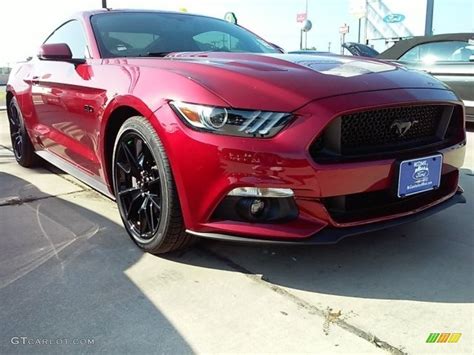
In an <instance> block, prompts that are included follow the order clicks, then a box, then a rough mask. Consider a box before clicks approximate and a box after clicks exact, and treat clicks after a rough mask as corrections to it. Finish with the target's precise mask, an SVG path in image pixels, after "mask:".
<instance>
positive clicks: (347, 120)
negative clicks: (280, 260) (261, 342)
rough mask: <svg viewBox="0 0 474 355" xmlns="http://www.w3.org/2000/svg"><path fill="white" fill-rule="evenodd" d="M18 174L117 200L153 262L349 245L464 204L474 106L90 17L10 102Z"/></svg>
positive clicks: (414, 78)
mask: <svg viewBox="0 0 474 355" xmlns="http://www.w3.org/2000/svg"><path fill="white" fill-rule="evenodd" d="M7 100H8V116H9V121H10V129H11V138H12V144H13V148H14V152H15V157H16V159H17V161H18V162H19V163H20V164H21V165H23V166H31V165H32V164H34V162H35V160H36V158H37V156H40V157H42V158H44V159H46V160H48V161H49V162H51V163H53V164H55V165H57V166H58V167H60V168H61V169H63V170H65V171H66V172H69V173H70V174H72V175H74V176H76V177H77V178H79V179H81V180H83V181H84V182H86V183H87V184H89V185H90V186H92V187H94V188H96V189H97V190H99V191H101V192H102V193H104V194H106V195H108V196H110V197H112V198H115V199H116V201H117V203H118V207H119V210H120V214H121V217H122V219H123V222H124V225H125V228H126V230H127V232H128V233H129V235H130V236H131V238H132V239H133V240H134V241H135V243H136V244H138V245H139V246H140V247H141V248H143V249H144V250H146V251H149V252H152V253H164V252H168V251H171V250H175V249H178V248H181V247H184V246H186V245H188V244H189V243H190V242H191V241H193V240H194V239H195V237H196V236H198V237H207V238H219V239H228V240H239V241H242V240H245V241H260V242H262V241H267V242H272V243H274V242H281V243H300V244H306V243H331V242H336V241H338V240H340V239H342V238H344V237H346V236H350V235H355V234H360V233H364V232H368V231H372V230H378V229H382V228H386V227H390V226H394V225H397V224H400V223H402V222H407V221H412V220H414V219H418V218H421V217H425V216H427V215H430V214H432V213H434V212H437V211H440V210H442V209H444V208H446V207H448V206H451V205H453V204H455V203H459V202H463V201H464V198H463V197H462V195H461V192H462V190H461V188H460V187H458V180H459V168H460V167H461V165H462V163H463V159H464V150H465V130H464V125H465V123H464V107H463V105H462V102H461V101H460V100H459V99H458V97H456V95H455V94H454V93H453V92H452V91H451V90H450V89H449V88H448V87H446V86H445V85H444V84H442V83H441V82H439V81H438V80H436V79H434V78H432V77H431V76H429V75H427V74H424V73H421V72H414V71H409V70H406V69H404V68H402V67H399V66H397V65H392V64H387V63H383V62H379V61H375V60H364V59H360V58H351V57H341V56H319V57H318V56H305V55H287V54H282V53H281V52H280V51H279V50H278V49H277V48H276V47H275V46H273V45H272V44H269V43H267V42H266V41H264V40H262V39H261V38H260V37H258V36H256V35H254V34H252V33H250V32H248V31H247V30H245V29H243V28H242V27H240V26H238V25H235V24H231V23H229V22H226V21H222V20H218V19H214V18H210V17H205V16H196V15H190V14H182V13H169V12H152V11H129V10H121V11H118V10H117V11H107V10H100V11H94V12H84V13H81V14H79V15H78V16H77V17H75V18H72V19H70V20H69V21H67V22H65V23H64V24H63V25H61V26H60V27H59V28H57V29H56V30H55V31H54V32H53V33H52V34H51V35H50V36H49V37H48V38H47V39H46V40H45V42H44V44H43V45H42V46H41V48H40V51H39V54H38V56H37V58H34V59H32V60H30V61H28V62H26V63H23V64H22V65H20V66H18V67H17V68H15V70H14V71H13V72H12V75H11V76H10V81H9V83H8V86H7Z"/></svg>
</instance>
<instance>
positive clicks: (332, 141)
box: [310, 105, 463, 161]
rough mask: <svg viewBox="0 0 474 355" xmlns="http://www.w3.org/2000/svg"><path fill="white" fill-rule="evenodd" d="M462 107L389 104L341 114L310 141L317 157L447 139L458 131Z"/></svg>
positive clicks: (376, 152) (397, 149)
mask: <svg viewBox="0 0 474 355" xmlns="http://www.w3.org/2000/svg"><path fill="white" fill-rule="evenodd" d="M462 122H463V120H462V108H461V107H458V106H453V105H413V106H400V107H389V108H383V109H377V110H370V111H362V112H355V113H350V114H347V115H342V116H340V117H338V118H336V119H334V120H333V121H332V122H331V123H330V124H329V126H328V127H327V128H326V129H325V130H324V132H323V134H322V135H321V136H320V137H318V139H317V140H316V141H315V142H314V143H313V144H312V146H311V148H310V153H311V154H312V156H313V158H314V159H315V160H316V161H318V159H319V160H321V161H325V160H326V161H327V160H331V159H334V160H341V159H344V158H351V157H352V158H353V157H364V156H365V157H366V156H367V155H374V156H380V155H383V154H386V153H390V152H401V151H406V150H413V149H421V148H423V147H426V146H429V145H433V144H436V143H443V142H444V143H447V140H451V141H452V138H453V136H458V137H459V134H460V132H462Z"/></svg>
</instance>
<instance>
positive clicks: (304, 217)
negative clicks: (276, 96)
mask: <svg viewBox="0 0 474 355" xmlns="http://www.w3.org/2000/svg"><path fill="white" fill-rule="evenodd" d="M420 103H448V104H449V103H451V104H456V105H459V104H460V103H459V101H458V99H457V98H456V96H455V95H454V94H453V93H452V92H451V91H445V90H430V89H411V90H407V89H405V90H385V91H379V92H366V93H358V94H352V95H344V96H342V97H331V98H327V99H321V100H318V101H315V102H312V103H310V104H308V105H306V106H305V107H303V108H301V109H299V110H297V111H296V112H295V113H296V114H297V115H298V118H297V119H296V120H295V121H294V122H293V123H292V124H290V126H288V127H287V128H285V129H284V130H283V131H282V132H280V133H279V134H278V135H276V136H275V137H273V138H270V139H257V138H240V137H229V136H219V135H216V134H209V133H204V132H198V131H194V130H191V129H189V128H188V127H186V126H185V125H184V124H183V123H182V122H181V120H180V119H179V118H178V117H176V115H175V113H174V112H173V111H172V110H171V108H170V107H169V106H167V105H165V106H163V107H161V108H160V109H159V110H158V111H156V112H155V116H156V117H155V119H152V123H153V125H154V126H155V128H156V130H157V131H158V134H159V135H160V138H161V139H162V141H163V144H164V147H165V150H166V152H167V154H168V157H169V161H170V164H171V168H172V171H173V175H174V179H175V182H176V186H177V190H178V194H179V199H180V203H181V209H182V212H183V217H184V222H185V225H186V228H187V230H188V232H189V233H192V234H195V235H200V236H203V237H214V238H221V239H229V238H230V237H229V236H235V237H232V238H234V239H235V238H237V239H246V238H254V239H256V238H258V239H263V240H268V241H271V242H275V240H280V241H284V242H288V241H289V240H292V241H297V242H301V241H304V240H307V241H310V240H313V239H315V240H316V239H318V240H321V241H324V240H335V241H337V240H339V239H341V238H344V236H348V235H354V234H360V233H365V232H367V231H370V230H374V229H380V228H386V227H377V226H382V225H383V226H385V225H386V226H387V227H389V226H391V225H392V224H391V223H394V224H398V223H403V221H405V220H409V219H410V218H416V216H418V215H422V214H423V215H425V214H428V213H429V211H435V212H436V211H438V207H439V206H448V203H447V201H458V202H456V203H459V202H460V200H459V195H457V194H456V192H457V191H458V169H459V168H460V167H461V166H462V164H463V160H464V153H465V140H464V139H462V140H460V141H459V142H458V144H455V145H452V146H450V147H444V149H440V150H436V151H432V150H429V151H424V152H422V154H421V153H420V155H417V156H410V157H409V158H417V157H422V156H428V155H432V154H434V153H440V154H442V155H443V168H442V176H443V177H444V178H445V180H446V181H448V182H449V183H446V186H444V189H442V190H440V191H439V192H438V193H437V194H436V195H433V198H432V199H430V198H428V199H425V200H423V201H422V202H421V204H420V202H416V203H413V204H407V205H406V206H405V207H404V208H403V209H401V210H400V209H398V210H393V211H391V210H387V211H382V212H381V213H377V214H373V215H372V214H371V215H366V216H362V217H360V218H357V219H356V220H350V221H341V220H337V219H335V218H333V216H332V215H331V213H330V212H329V211H328V209H327V208H326V206H325V204H324V201H325V199H328V198H332V197H338V196H345V195H352V194H363V193H374V192H378V191H384V190H390V189H391V188H392V187H393V184H394V182H395V180H396V170H397V163H398V161H399V160H400V159H401V158H400V157H398V156H396V154H395V156H393V157H390V158H387V159H383V160H370V159H368V160H367V161H356V162H345V163H337V164H318V163H316V162H315V161H314V160H313V158H312V157H311V155H310V153H309V147H310V145H311V144H312V142H313V141H314V140H315V138H316V137H317V136H318V134H319V133H320V132H322V130H323V129H324V128H325V127H326V126H327V125H328V123H329V122H331V120H333V119H334V118H335V117H337V116H340V115H341V114H343V113H345V112H350V111H353V110H368V109H373V108H378V107H386V106H394V105H405V104H420ZM464 138H465V137H464ZM403 159H407V157H406V156H404V157H403ZM237 187H261V188H268V187H272V188H289V189H292V190H293V191H294V194H295V196H294V198H295V203H296V205H297V207H298V211H299V214H298V217H297V218H296V219H293V220H290V221H286V222H280V223H248V222H243V221H235V220H216V219H213V213H214V211H215V210H216V208H217V206H219V204H220V203H221V201H222V200H223V199H224V198H225V197H226V195H227V194H228V193H229V192H230V191H231V190H233V189H234V188H237ZM421 195H423V194H421ZM450 204H451V203H449V205H450ZM432 213H434V212H432ZM429 214H431V213H429Z"/></svg>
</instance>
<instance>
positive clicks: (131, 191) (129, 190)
mask: <svg viewBox="0 0 474 355" xmlns="http://www.w3.org/2000/svg"><path fill="white" fill-rule="evenodd" d="M138 191H140V188H139V187H130V188H128V189H125V190H122V191H119V196H121V197H123V196H125V195H128V194H131V193H134V192H138Z"/></svg>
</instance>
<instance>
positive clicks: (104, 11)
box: [77, 8, 225, 21]
mask: <svg viewBox="0 0 474 355" xmlns="http://www.w3.org/2000/svg"><path fill="white" fill-rule="evenodd" d="M130 12H136V13H143V12H149V13H161V14H174V15H188V16H200V17H211V18H214V17H212V16H206V15H199V14H193V13H189V12H182V11H169V10H150V9H112V8H107V9H96V10H88V11H81V12H78V13H77V15H78V16H79V17H90V16H93V15H98V14H114V13H130ZM217 19H218V20H222V19H219V18H217ZM222 21H225V20H222Z"/></svg>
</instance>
